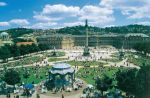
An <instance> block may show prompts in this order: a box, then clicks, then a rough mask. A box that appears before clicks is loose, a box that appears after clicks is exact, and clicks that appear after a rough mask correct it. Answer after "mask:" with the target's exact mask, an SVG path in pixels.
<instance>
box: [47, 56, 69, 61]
mask: <svg viewBox="0 0 150 98" xmlns="http://www.w3.org/2000/svg"><path fill="white" fill-rule="evenodd" d="M62 60H67V59H66V58H57V57H50V58H49V59H48V61H49V62H56V61H62Z"/></svg>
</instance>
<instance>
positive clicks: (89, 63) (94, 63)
mask: <svg viewBox="0 0 150 98" xmlns="http://www.w3.org/2000/svg"><path fill="white" fill-rule="evenodd" d="M66 63H69V64H70V65H72V66H75V65H76V66H98V65H101V66H102V65H104V64H106V63H103V62H98V61H68V62H66Z"/></svg>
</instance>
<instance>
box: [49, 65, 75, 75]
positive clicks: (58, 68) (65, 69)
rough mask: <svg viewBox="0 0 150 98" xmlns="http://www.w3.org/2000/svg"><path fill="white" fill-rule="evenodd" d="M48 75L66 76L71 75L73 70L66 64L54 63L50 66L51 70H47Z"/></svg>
mask: <svg viewBox="0 0 150 98" xmlns="http://www.w3.org/2000/svg"><path fill="white" fill-rule="evenodd" d="M49 72H50V73H52V74H61V75H64V74H68V73H73V72H74V69H73V68H72V67H71V65H69V64H67V63H55V64H54V65H53V66H52V69H50V70H49Z"/></svg>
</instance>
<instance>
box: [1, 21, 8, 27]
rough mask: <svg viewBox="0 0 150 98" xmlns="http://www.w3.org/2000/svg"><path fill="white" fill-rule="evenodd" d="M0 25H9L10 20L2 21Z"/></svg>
mask: <svg viewBox="0 0 150 98" xmlns="http://www.w3.org/2000/svg"><path fill="white" fill-rule="evenodd" d="M0 26H9V22H0Z"/></svg>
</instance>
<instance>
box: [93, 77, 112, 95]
mask: <svg viewBox="0 0 150 98" xmlns="http://www.w3.org/2000/svg"><path fill="white" fill-rule="evenodd" d="M95 83H96V88H97V89H98V90H100V91H101V93H102V96H103V92H104V91H107V90H108V89H109V88H110V87H111V86H112V79H111V78H109V77H108V76H104V77H103V78H98V79H97V80H96V81H95Z"/></svg>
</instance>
